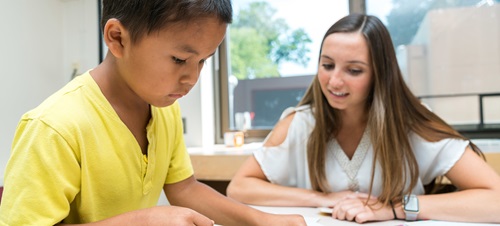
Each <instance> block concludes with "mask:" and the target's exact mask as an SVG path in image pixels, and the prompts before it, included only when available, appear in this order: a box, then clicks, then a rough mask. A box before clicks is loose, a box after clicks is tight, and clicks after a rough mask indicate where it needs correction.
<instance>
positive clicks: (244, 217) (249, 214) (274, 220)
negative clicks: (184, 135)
mask: <svg viewBox="0 0 500 226" xmlns="http://www.w3.org/2000/svg"><path fill="white" fill-rule="evenodd" d="M164 191H165V194H166V196H167V198H168V200H169V202H170V204H172V205H176V206H184V207H188V208H191V209H194V210H196V211H198V212H200V213H201V214H203V215H205V216H208V217H210V218H211V219H212V220H214V221H215V222H216V223H217V224H222V225H226V226H231V225H304V226H305V225H306V223H305V221H304V218H303V217H302V216H300V215H275V214H268V213H264V212H261V211H259V210H257V209H254V208H252V207H249V206H247V205H244V204H242V203H239V202H237V201H235V200H233V199H230V198H227V197H226V196H223V195H222V194H220V193H218V192H217V191H215V190H213V189H212V188H210V187H208V186H207V185H205V184H202V183H200V182H198V181H197V180H196V179H195V178H194V176H191V177H189V178H188V179H186V180H183V181H181V182H178V183H174V184H167V185H165V186H164Z"/></svg>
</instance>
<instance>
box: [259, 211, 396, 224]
mask: <svg viewBox="0 0 500 226" xmlns="http://www.w3.org/2000/svg"><path fill="white" fill-rule="evenodd" d="M252 207H254V208H256V209H258V210H261V211H264V212H266V213H275V214H300V215H302V216H304V217H310V218H319V221H318V223H319V224H320V225H324V226H330V225H331V226H344V225H345V226H349V225H351V226H352V225H357V226H359V225H361V224H358V223H356V222H351V221H340V220H336V219H333V218H332V217H331V216H330V215H327V214H323V213H321V212H320V211H319V209H318V208H309V207H269V206H252ZM403 223H405V221H401V220H391V221H384V222H371V223H368V224H366V225H369V226H372V225H380V226H382V225H383V226H396V225H402V224H403Z"/></svg>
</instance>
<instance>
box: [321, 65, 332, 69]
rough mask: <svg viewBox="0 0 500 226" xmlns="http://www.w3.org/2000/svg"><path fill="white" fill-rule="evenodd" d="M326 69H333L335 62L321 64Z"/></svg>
mask: <svg viewBox="0 0 500 226" xmlns="http://www.w3.org/2000/svg"><path fill="white" fill-rule="evenodd" d="M321 66H322V67H323V68H324V69H325V70H332V69H333V67H334V65H333V64H322V65H321Z"/></svg>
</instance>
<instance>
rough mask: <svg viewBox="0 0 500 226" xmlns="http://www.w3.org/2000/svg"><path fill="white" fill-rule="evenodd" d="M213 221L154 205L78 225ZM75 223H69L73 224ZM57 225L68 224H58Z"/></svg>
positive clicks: (203, 224) (204, 224)
mask: <svg viewBox="0 0 500 226" xmlns="http://www.w3.org/2000/svg"><path fill="white" fill-rule="evenodd" d="M213 224H214V223H213V221H212V220H210V219H208V218H207V217H205V216H203V215H201V214H200V213H197V212H196V211H194V210H191V209H188V208H183V207H177V206H155V207H152V208H148V209H142V210H136V211H132V212H128V213H124V214H120V215H118V216H114V217H111V218H108V219H106V220H102V221H98V222H93V223H88V224H78V225H89V226H101V225H102V226H109V225H120V226H142V225H144V226H149V225H155V226H192V225H200V226H213ZM74 225H75V224H71V226H74ZM58 226H70V225H69V224H58Z"/></svg>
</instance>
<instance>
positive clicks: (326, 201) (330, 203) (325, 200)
mask: <svg viewBox="0 0 500 226" xmlns="http://www.w3.org/2000/svg"><path fill="white" fill-rule="evenodd" d="M355 194H356V193H355V192H353V191H350V190H347V191H341V192H332V193H328V194H324V195H322V196H320V197H319V199H318V201H317V203H318V207H334V206H336V205H337V203H339V202H340V201H342V200H344V199H346V198H348V197H351V196H353V195H355Z"/></svg>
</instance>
